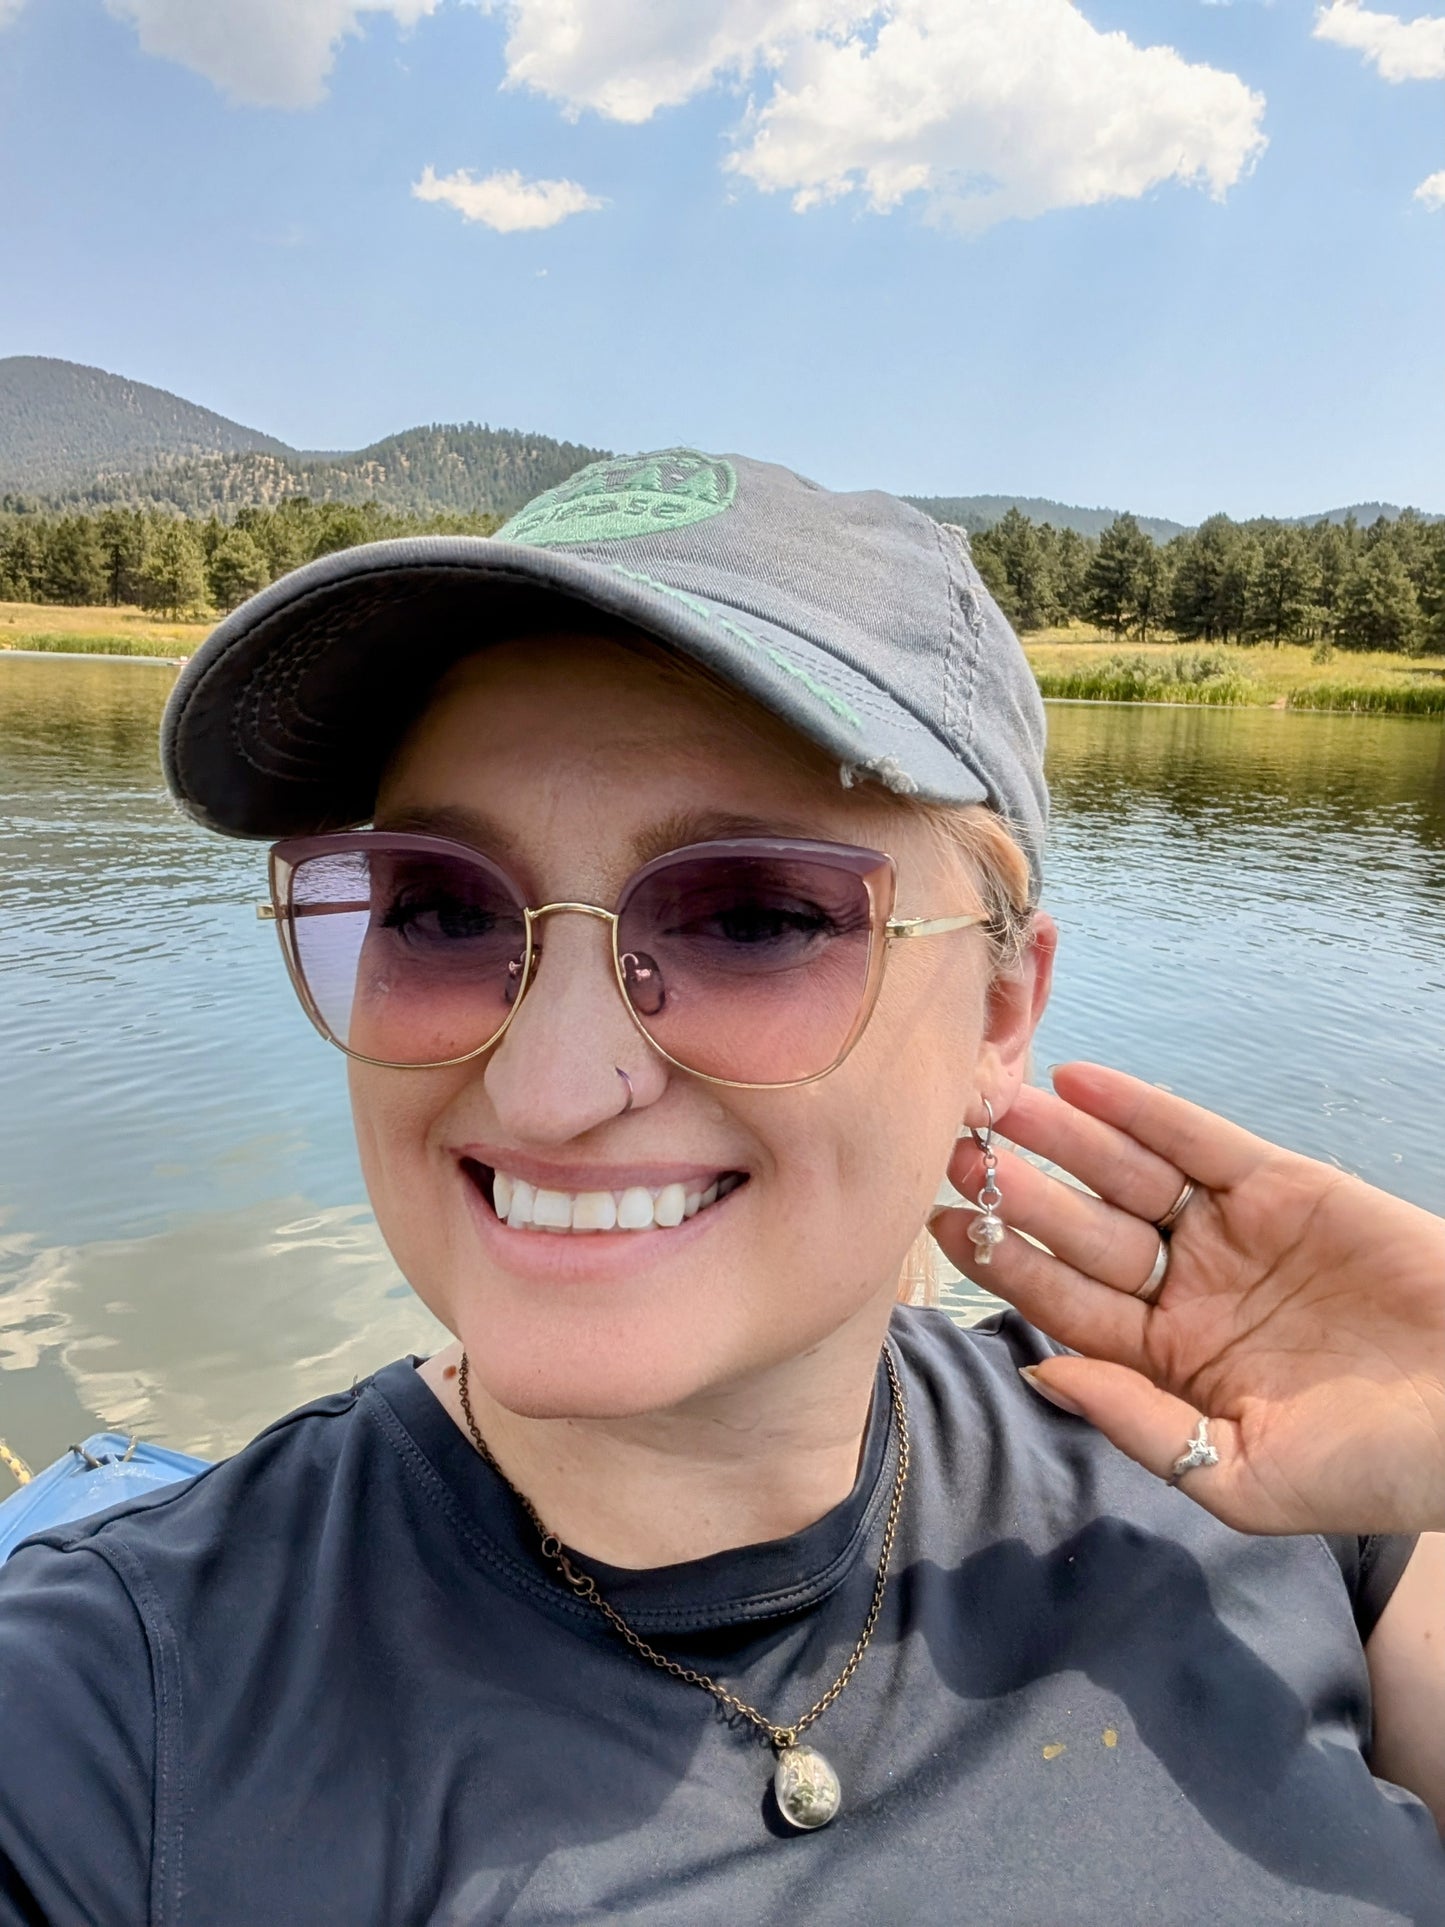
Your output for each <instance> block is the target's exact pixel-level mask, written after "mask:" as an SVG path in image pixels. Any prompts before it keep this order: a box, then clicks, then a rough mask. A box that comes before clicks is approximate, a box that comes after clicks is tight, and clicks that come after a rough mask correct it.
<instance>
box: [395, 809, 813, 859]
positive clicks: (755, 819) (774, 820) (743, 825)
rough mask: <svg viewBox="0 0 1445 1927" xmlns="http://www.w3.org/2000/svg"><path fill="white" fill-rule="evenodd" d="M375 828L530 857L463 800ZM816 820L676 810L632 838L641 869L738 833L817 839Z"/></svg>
mask: <svg viewBox="0 0 1445 1927" xmlns="http://www.w3.org/2000/svg"><path fill="white" fill-rule="evenodd" d="M373 828H375V829H378V830H395V831H398V832H402V831H404V832H406V833H407V834H409V835H414V836H443V837H448V838H450V839H451V840H452V841H453V842H455V843H465V844H467V845H469V846H470V847H471V848H472V849H474V850H480V851H482V852H483V853H484V854H486V855H487V856H490V857H494V858H495V859H496V860H497V861H499V862H503V863H507V864H510V865H513V866H514V867H516V868H518V869H522V868H525V867H526V857H525V854H524V852H523V850H522V848H521V845H520V844H519V843H518V841H517V838H516V837H515V836H514V835H512V834H511V833H510V832H509V831H507V830H505V829H503V828H502V826H501V824H499V823H497V822H496V821H495V820H494V819H493V818H491V817H488V816H483V815H482V814H481V813H480V812H479V811H476V810H469V809H467V808H465V807H464V806H463V805H461V804H449V803H443V804H437V805H436V806H434V807H430V808H425V807H420V806H417V807H413V808H409V809H400V810H386V811H384V812H382V813H380V814H378V816H377V817H376V819H375V821H374V824H373ZM818 834H819V831H818V827H817V825H816V824H807V823H801V822H797V821H795V820H793V819H791V818H779V817H761V816H742V815H739V814H738V813H737V812H736V811H732V810H677V811H674V812H673V813H672V814H671V815H670V816H665V817H662V818H661V819H660V820H659V821H658V822H656V823H653V824H650V825H648V826H647V828H645V829H642V830H639V831H638V832H637V834H636V835H635V836H634V837H633V839H632V854H633V858H634V861H635V862H636V864H637V865H638V866H639V867H640V866H641V865H642V864H644V863H650V862H651V861H652V859H653V858H654V857H658V856H666V855H667V853H668V852H669V851H670V850H681V849H684V848H686V847H687V845H689V844H691V843H717V842H723V841H726V840H728V839H730V838H734V837H755V836H763V837H767V836H774V837H802V838H816V837H817V836H818Z"/></svg>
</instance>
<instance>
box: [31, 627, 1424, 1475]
mask: <svg viewBox="0 0 1445 1927" xmlns="http://www.w3.org/2000/svg"><path fill="white" fill-rule="evenodd" d="M173 674H174V672H173V671H171V670H168V669H163V668H157V667H150V666H147V665H142V664H136V663H128V662H124V661H120V662H98V663H91V662H80V661H65V660H63V659H61V660H52V661H40V662H37V661H24V660H17V659H13V658H12V659H10V660H4V659H3V658H0V1436H3V1437H5V1438H6V1439H8V1440H9V1442H10V1444H11V1445H12V1446H14V1447H15V1449H16V1450H17V1451H19V1452H21V1453H22V1454H24V1456H26V1457H27V1458H29V1459H30V1460H31V1461H32V1462H33V1463H36V1464H39V1463H42V1462H44V1461H46V1460H48V1459H49V1458H50V1457H52V1456H53V1455H54V1454H55V1453H57V1452H58V1451H60V1450H61V1449H62V1448H63V1447H64V1446H65V1445H67V1444H68V1443H69V1442H70V1441H71V1440H72V1439H75V1438H79V1437H80V1436H82V1435H83V1434H84V1433H86V1432H88V1431H91V1430H94V1429H95V1428H96V1427H97V1425H99V1424H101V1423H105V1424H110V1425H114V1426H117V1427H119V1428H121V1429H124V1430H138V1431H141V1432H144V1433H145V1434H146V1435H148V1436H149V1437H152V1438H156V1439H160V1440H163V1441H165V1442H166V1443H168V1444H171V1445H176V1446H180V1447H185V1448H189V1449H191V1450H194V1451H200V1452H206V1453H218V1452H222V1451H225V1450H228V1449H230V1448H232V1447H234V1446H236V1445H238V1444H240V1443H241V1442H242V1441H243V1440H244V1439H245V1438H247V1437H249V1436H250V1434H251V1433H252V1432H254V1431H255V1430H256V1429H257V1428H258V1427H259V1426H260V1425H262V1424H264V1423H265V1422H266V1421H267V1420H268V1419H269V1418H271V1417H273V1416H274V1415H276V1414H277V1413H278V1412H281V1411H283V1410H285V1409H286V1408H287V1407H288V1406H290V1405H293V1404H295V1403H297V1402H299V1401H300V1400H302V1399H305V1398H308V1397H310V1396H312V1395H314V1394H315V1393H318V1392H320V1391H323V1390H327V1389H330V1388H332V1387H334V1386H337V1385H344V1384H348V1383H349V1382H350V1380H351V1378H352V1376H353V1375H354V1374H357V1373H361V1372H365V1371H368V1370H370V1369H371V1368H372V1367H373V1366H375V1365H378V1364H380V1363H382V1362H384V1361H385V1360H387V1359H389V1358H393V1357H395V1356H397V1355H398V1354H399V1353H401V1352H403V1351H405V1350H408V1349H426V1348H427V1347H429V1346H430V1345H431V1344H432V1343H434V1342H435V1340H436V1336H437V1328H436V1327H435V1326H434V1325H432V1324H431V1321H430V1320H429V1318H428V1317H427V1315H426V1314H425V1313H424V1312H422V1311H421V1310H420V1308H419V1307H418V1306H417V1305H416V1304H415V1302H414V1300H412V1298H411V1296H410V1294H409V1293H408V1292H407V1290H406V1288H405V1287H404V1286H403V1285H402V1284H401V1283H400V1281H399V1279H398V1278H397V1276H396V1273H395V1271H394V1269H393V1268H392V1266H391V1264H390V1261H389V1260H388V1258H387V1256H386V1253H385V1251H384V1250H383V1248H382V1246H381V1244H380V1241H379V1239H378V1237H377V1234H376V1231H375V1227H374V1226H373V1224H372V1222H371V1218H370V1215H369V1213H368V1211H367V1208H366V1205H365V1202H364V1195H363V1191H362V1186H361V1180H360V1176H359V1174H358V1171H357V1166H356V1160H355V1154H354V1152H353V1150H352V1146H351V1140H350V1131H349V1125H348V1120H347V1114H346V1107H345V1097H344V1079H343V1074H342V1069H343V1067H342V1061H341V1059H340V1057H339V1056H337V1054H336V1053H335V1052H333V1051H331V1050H330V1049H329V1048H328V1047H327V1046H326V1045H324V1044H322V1043H321V1041H320V1040H319V1039H318V1038H317V1037H316V1036H315V1035H314V1033H313V1032H312V1031H311V1029H310V1028H309V1026H308V1025H307V1024H306V1022H305V1020H304V1019H303V1017H302V1016H301V1014H300V1011H299V1010H298V1009H297V1007H296V1005H295V1003H294V1001H293V999H292V996H291V992H290V989H289V987H288V985H287V984H286V981H285V978H284V973H283V970H282V967H281V963H280V959H279V956H278V954H277V949H276V942H275V937H274V934H273V932H272V931H271V930H270V929H268V928H266V927H264V926H262V925H260V924H258V923H257V922H256V921H255V916H254V910H253V904H254V902H255V900H256V898H257V897H258V896H259V895H260V894H261V893H262V889H263V863H262V853H261V850H260V849H259V847H257V846H254V845H249V844H227V843H224V842H222V841H220V840H218V839H216V838H214V837H209V836H205V835H203V834H202V833H201V832H200V831H198V830H195V829H193V828H192V827H191V826H190V825H189V824H187V823H186V822H184V821H182V820H181V819H180V818H179V817H177V816H176V815H175V814H174V813H173V812H172V810H171V808H170V806H169V804H168V803H167V801H166V800H165V797H164V795H163V793H162V790H161V786H160V776H159V771H158V767H157V763H156V758H155V749H154V745H155V737H156V729H157V724H158V721H159V717H160V712H161V708H162V705H163V704H164V701H165V697H166V694H167V691H168V690H169V688H170V685H171V681H172V679H173ZM1051 727H1052V749H1051V755H1050V764H1051V773H1052V778H1053V784H1054V794H1055V799H1056V828H1055V838H1054V847H1053V855H1052V861H1051V867H1050V887H1049V893H1048V901H1049V904H1050V907H1051V908H1052V909H1053V911H1054V912H1055V914H1056V915H1057V917H1058V919H1059V921H1060V923H1061V925H1062V926H1063V932H1064V935H1063V945H1062V950H1061V956H1060V968H1059V983H1058V989H1057V992H1056V998H1055V1003H1054V1006H1053V1008H1052V1010H1051V1011H1050V1013H1049V1016H1048V1019H1047V1021H1046V1023H1045V1026H1044V1030H1043V1034H1042V1037H1041V1039H1040V1048H1039V1062H1040V1064H1047V1063H1049V1062H1051V1061H1055V1060H1057V1059H1060V1058H1063V1057H1068V1056H1093V1057H1098V1058H1102V1059H1104V1060H1106V1061H1108V1062H1112V1063H1115V1064H1118V1065H1120V1066H1122V1067H1123V1068H1125V1069H1128V1070H1131V1071H1134V1072H1136V1073H1137V1074H1139V1075H1140V1076H1143V1077H1147V1078H1151V1079H1153V1080H1155V1081H1157V1082H1159V1083H1163V1084H1167V1085H1169V1086H1171V1087H1172V1088H1174V1089H1176V1090H1179V1091H1182V1092H1185V1093H1187V1094H1188V1095H1190V1096H1192V1097H1195V1098H1198V1099H1199V1100H1200V1101H1201V1102H1203V1103H1206V1104H1209V1105H1212V1106H1214V1107H1216V1108H1219V1109H1222V1110H1224V1111H1227V1112H1229V1113H1230V1114H1231V1115H1233V1116H1235V1117H1237V1118H1238V1119H1239V1120H1240V1121H1241V1122H1243V1123H1246V1124H1248V1125H1249V1126H1251V1127H1252V1128H1254V1129H1256V1130H1259V1131H1262V1132H1264V1133H1266V1134H1268V1135H1271V1136H1274V1137H1276V1138H1278V1139H1280V1140H1281V1141H1283V1142H1286V1143H1289V1144H1291V1145H1294V1146H1296V1147H1297V1148H1299V1149H1301V1150H1304V1151H1308V1152H1310V1153H1312V1154H1313V1155H1315V1156H1319V1157H1325V1158H1330V1159H1333V1160H1335V1161H1336V1162H1337V1163H1339V1164H1341V1165H1343V1166H1345V1167H1346V1168H1348V1169H1350V1170H1354V1171H1358V1172H1360V1173H1361V1174H1362V1175H1364V1176H1365V1177H1368V1178H1370V1179H1371V1180H1373V1181H1374V1182H1376V1183H1379V1184H1383V1185H1386V1186H1388V1187H1389V1188H1390V1189H1392V1190H1394V1191H1397V1192H1398V1193H1400V1194H1401V1195H1402V1196H1404V1197H1408V1198H1412V1199H1414V1200H1415V1201H1416V1202H1418V1203H1420V1204H1423V1205H1426V1206H1428V1207H1430V1208H1432V1209H1435V1210H1440V1209H1445V1142H1442V1135H1445V1133H1442V1125H1445V1106H1442V1103H1441V1095H1440V1094H1441V1090H1442V1086H1445V731H1442V730H1441V728H1440V726H1439V725H1438V724H1436V723H1433V722H1431V721H1428V720H1414V719H1399V720H1396V719H1393V718H1379V719H1374V718H1371V719H1364V718H1355V717H1331V716H1308V715H1293V716H1292V715H1288V714H1285V713H1277V712H1273V711H1257V710H1241V711H1234V712H1231V711H1226V710H1208V709H1197V710H1188V709H1142V708H1127V707H1121V708H1106V707H1092V706H1086V705H1078V706H1070V705H1062V706H1055V707H1054V708H1053V709H1052V712H1051ZM959 1309H960V1310H964V1309H966V1305H965V1304H964V1303H963V1302H962V1301H960V1303H959ZM6 1489H8V1487H7V1486H6V1485H5V1484H4V1482H3V1475H0V1493H3V1491H4V1490H6Z"/></svg>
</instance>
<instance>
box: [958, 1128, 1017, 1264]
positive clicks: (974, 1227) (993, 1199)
mask: <svg viewBox="0 0 1445 1927" xmlns="http://www.w3.org/2000/svg"><path fill="white" fill-rule="evenodd" d="M983 1108H984V1109H985V1110H986V1111H987V1112H988V1123H987V1124H986V1125H985V1126H984V1128H983V1130H982V1131H978V1130H975V1131H974V1134H973V1135H974V1138H975V1140H976V1142H977V1143H978V1145H979V1147H980V1149H981V1150H982V1151H983V1184H982V1186H981V1187H980V1189H979V1194H978V1216H977V1217H976V1218H975V1219H974V1221H973V1223H972V1224H971V1225H970V1226H969V1227H968V1235H969V1237H970V1238H971V1239H972V1240H973V1246H974V1251H975V1254H976V1257H977V1262H978V1263H979V1264H981V1265H989V1264H992V1263H993V1251H994V1246H995V1245H1001V1244H1002V1243H1003V1241H1004V1239H1005V1237H1007V1235H1008V1228H1007V1226H1006V1225H1005V1224H1004V1221H1003V1219H1002V1218H1001V1217H1000V1216H999V1215H998V1208H999V1206H1000V1205H1001V1204H1002V1203H1003V1192H1002V1191H1000V1190H999V1188H998V1176H997V1173H998V1158H997V1157H996V1156H995V1155H994V1148H993V1106H992V1104H990V1103H989V1101H988V1099H987V1098H985V1099H984V1100H983Z"/></svg>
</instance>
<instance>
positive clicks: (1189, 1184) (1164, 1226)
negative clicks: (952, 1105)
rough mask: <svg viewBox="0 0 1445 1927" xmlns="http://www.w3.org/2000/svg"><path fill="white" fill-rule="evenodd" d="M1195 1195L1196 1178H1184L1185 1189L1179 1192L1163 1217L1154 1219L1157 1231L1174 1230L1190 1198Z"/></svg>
mask: <svg viewBox="0 0 1445 1927" xmlns="http://www.w3.org/2000/svg"><path fill="white" fill-rule="evenodd" d="M1193 1196H1194V1180H1193V1178H1186V1179H1185V1180H1184V1189H1183V1190H1182V1191H1181V1192H1180V1193H1179V1196H1178V1197H1177V1198H1176V1199H1175V1200H1174V1202H1173V1204H1171V1205H1170V1207H1169V1209H1168V1210H1167V1211H1166V1212H1165V1213H1164V1216H1163V1217H1162V1218H1156V1219H1155V1220H1154V1229H1155V1230H1156V1231H1171V1230H1173V1228H1174V1225H1175V1223H1176V1222H1177V1221H1178V1218H1179V1216H1180V1213H1181V1212H1182V1211H1183V1209H1184V1207H1185V1205H1186V1204H1188V1202H1189V1200H1190V1199H1191V1198H1192V1197H1193Z"/></svg>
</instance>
